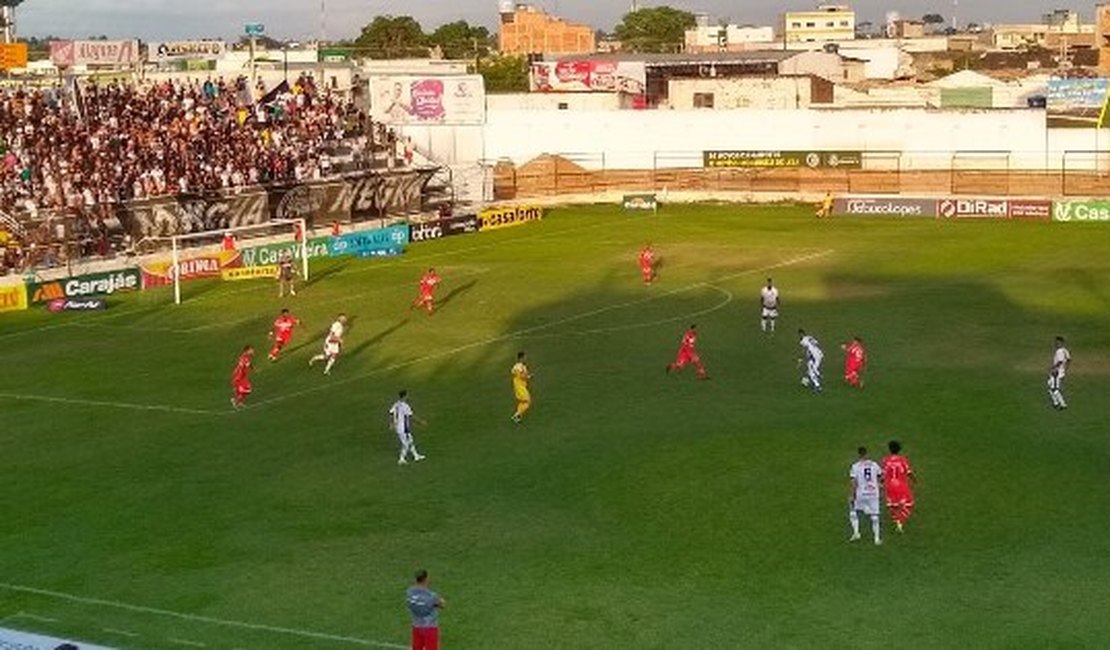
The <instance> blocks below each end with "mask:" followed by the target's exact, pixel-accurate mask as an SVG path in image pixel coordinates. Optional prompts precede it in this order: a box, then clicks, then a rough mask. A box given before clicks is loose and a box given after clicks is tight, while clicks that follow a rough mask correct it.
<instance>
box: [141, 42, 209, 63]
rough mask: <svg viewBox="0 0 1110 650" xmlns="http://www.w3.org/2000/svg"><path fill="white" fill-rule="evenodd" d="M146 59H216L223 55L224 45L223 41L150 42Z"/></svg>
mask: <svg viewBox="0 0 1110 650" xmlns="http://www.w3.org/2000/svg"><path fill="white" fill-rule="evenodd" d="M148 47H149V50H148V53H147V59H149V60H151V61H172V60H176V59H209V60H211V59H218V58H220V57H221V56H223V53H224V50H225V49H226V47H227V46H226V45H224V42H223V41H171V42H166V43H151V44H150V45H149V46H148Z"/></svg>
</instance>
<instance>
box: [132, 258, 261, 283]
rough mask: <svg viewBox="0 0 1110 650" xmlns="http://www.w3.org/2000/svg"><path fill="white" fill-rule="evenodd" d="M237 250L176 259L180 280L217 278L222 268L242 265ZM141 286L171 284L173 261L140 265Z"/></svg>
mask: <svg viewBox="0 0 1110 650" xmlns="http://www.w3.org/2000/svg"><path fill="white" fill-rule="evenodd" d="M242 262H243V260H242V258H241V257H240V253H239V251H220V252H219V253H212V254H209V255H198V256H196V257H189V258H186V259H182V260H179V261H178V267H179V273H180V274H181V281H182V282H187V281H189V280H197V279H200V278H218V277H220V275H221V274H222V272H223V270H224V269H228V268H237V267H239V266H242ZM141 270H142V274H143V288H144V289H149V288H151V287H164V286H167V285H170V284H173V275H174V268H173V261H172V260H162V261H159V262H154V263H151V264H144V265H143V266H142V267H141Z"/></svg>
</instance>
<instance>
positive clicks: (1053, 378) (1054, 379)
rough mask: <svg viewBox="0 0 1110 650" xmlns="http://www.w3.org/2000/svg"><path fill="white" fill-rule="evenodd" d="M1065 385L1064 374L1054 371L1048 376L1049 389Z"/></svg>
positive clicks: (1058, 388) (1057, 388)
mask: <svg viewBox="0 0 1110 650" xmlns="http://www.w3.org/2000/svg"><path fill="white" fill-rule="evenodd" d="M1063 387H1064V376H1063V375H1057V374H1056V373H1052V374H1050V375H1049V376H1048V390H1060V389H1061V388H1063Z"/></svg>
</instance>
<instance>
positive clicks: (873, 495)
mask: <svg viewBox="0 0 1110 650" xmlns="http://www.w3.org/2000/svg"><path fill="white" fill-rule="evenodd" d="M857 451H858V452H859V459H857V460H856V462H854V463H852V468H851V469H850V470H848V478H849V480H850V482H851V490H852V491H851V493H850V494H849V496H848V504H849V505H848V522H849V523H850V524H851V525H852V537H851V538H850V539H849V540H848V541H851V542H855V541H857V540H859V513H861V512H862V513H863V514H865V515H867V516H868V517H870V518H871V532H872V534H873V535H874V538H875V544H882V543H883V539H882V536H881V535H880V533H879V484H880V482H881V481H882V479H883V469H882V468H881V467H879V464H878V463H876V462H875V461H873V460H871V459H870V458H868V457H867V448H866V447H860V448H859V449H858V450H857Z"/></svg>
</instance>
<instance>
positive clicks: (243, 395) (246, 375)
mask: <svg viewBox="0 0 1110 650" xmlns="http://www.w3.org/2000/svg"><path fill="white" fill-rule="evenodd" d="M253 359H254V347H253V346H250V345H248V346H245V347H244V348H243V352H242V354H240V355H239V361H238V362H236V364H235V370H233V371H232V372H231V388H232V389H233V390H234V391H235V396H234V397H232V398H231V405H232V406H234V407H235V408H236V409H241V408H243V406H244V405H246V403H247V396H248V395H250V394H251V368H252V366H251V362H252V360H253Z"/></svg>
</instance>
